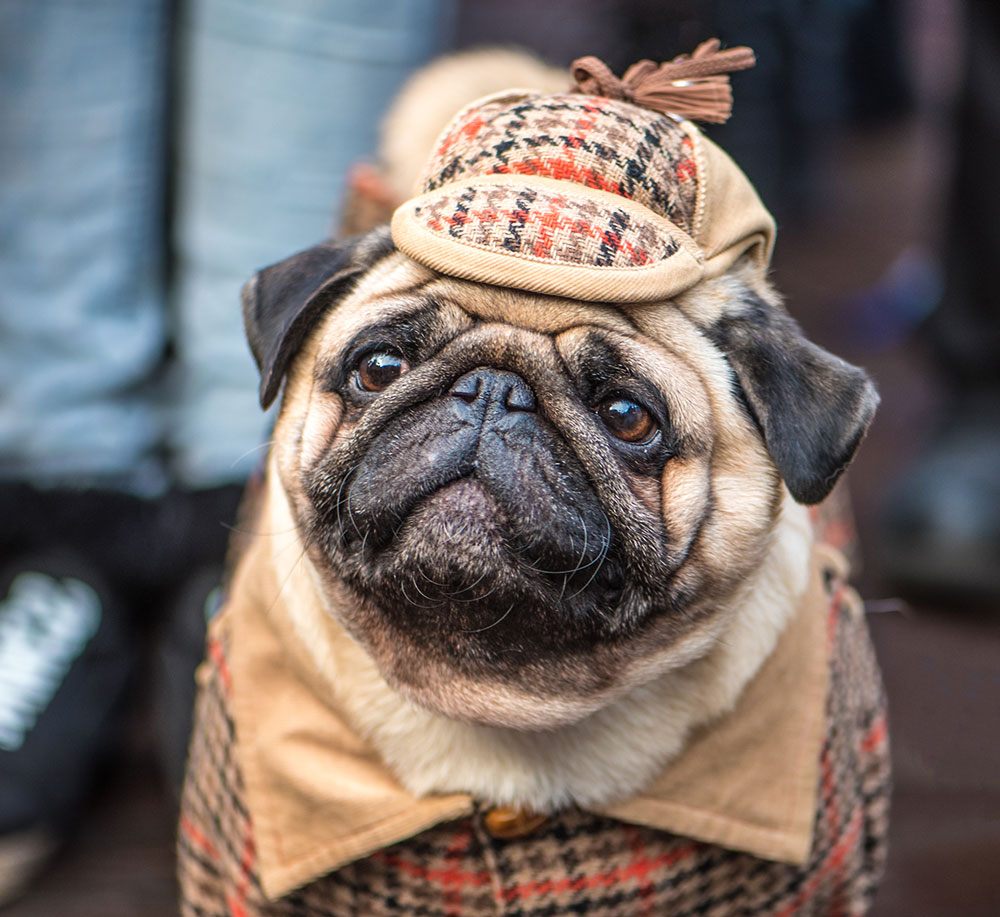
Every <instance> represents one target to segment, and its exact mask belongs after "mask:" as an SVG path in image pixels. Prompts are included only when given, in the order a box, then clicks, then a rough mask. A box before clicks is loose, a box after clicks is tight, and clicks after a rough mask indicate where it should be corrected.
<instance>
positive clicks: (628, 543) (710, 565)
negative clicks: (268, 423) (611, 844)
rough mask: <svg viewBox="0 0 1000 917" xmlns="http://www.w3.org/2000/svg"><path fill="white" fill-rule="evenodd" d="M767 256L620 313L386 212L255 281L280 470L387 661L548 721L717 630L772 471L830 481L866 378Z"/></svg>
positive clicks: (408, 682)
mask: <svg viewBox="0 0 1000 917" xmlns="http://www.w3.org/2000/svg"><path fill="white" fill-rule="evenodd" d="M755 270H756V269H753V268H749V267H747V268H745V269H742V270H741V269H737V270H735V271H734V272H733V273H732V276H730V277H726V278H721V279H719V280H716V281H711V282H707V283H704V284H702V285H701V286H700V288H696V290H694V291H691V292H689V293H688V294H685V295H684V296H682V297H680V298H679V299H678V300H676V301H675V302H674V303H671V304H668V305H663V304H658V305H654V306H636V307H634V308H632V309H626V310H622V309H618V308H614V307H611V306H604V305H599V304H587V303H580V302H574V301H570V300H562V299H557V298H553V297H545V296H538V295H535V294H530V293H523V292H519V291H515V290H510V289H503V288H497V287H490V286H485V285H482V284H477V283H470V282H466V281H461V280H457V279H453V278H449V277H444V276H442V275H438V274H435V273H433V272H431V271H430V270H428V269H426V268H423V267H421V266H420V265H418V264H416V263H415V262H413V261H411V260H409V259H408V258H406V257H405V256H403V255H402V254H400V253H398V252H395V251H394V250H393V247H392V244H391V241H389V239H388V236H387V235H386V234H385V233H382V232H376V233H373V234H371V235H369V236H367V237H362V238H360V239H357V240H352V241H348V242H346V243H341V244H328V245H322V246H317V247H316V248H314V249H310V250H308V251H307V252H304V253H301V254H300V255H297V256H294V257H293V258H290V259H288V260H287V261H285V262H282V263H280V264H278V265H276V266H274V267H272V268H268V269H266V270H265V271H262V272H261V273H260V274H259V275H258V276H257V277H256V278H255V280H254V281H252V282H251V283H250V284H248V285H247V288H246V290H245V293H244V311H245V316H246V322H247V329H248V334H249V337H250V342H251V347H252V349H253V351H254V354H255V356H256V358H257V361H258V364H259V366H260V367H261V371H262V384H261V393H262V400H263V401H264V403H265V404H266V403H268V402H270V401H271V400H272V399H273V398H274V397H275V395H276V393H277V390H278V388H279V387H280V385H281V382H282V380H283V379H284V378H285V377H287V385H286V392H285V397H284V401H283V406H282V411H281V414H280V417H279V420H278V424H277V428H276V430H275V445H274V449H275V450H276V456H275V458H276V466H277V468H278V471H279V476H280V479H281V485H282V486H283V488H284V490H285V491H286V493H287V495H288V498H289V501H290V504H291V507H292V512H293V515H294V517H295V519H296V523H297V525H298V527H299V530H300V533H301V536H302V538H303V541H304V544H305V547H306V551H307V554H308V558H309V561H310V563H311V564H312V567H313V568H314V570H315V571H316V573H317V574H318V580H319V586H320V589H321V591H322V592H323V593H324V596H325V598H326V599H327V604H328V607H329V608H330V609H331V613H333V614H335V615H336V616H337V617H338V618H339V620H340V622H341V623H342V624H343V625H344V626H345V627H346V628H347V630H348V631H349V632H350V633H351V634H352V635H353V636H354V638H355V639H356V640H358V641H359V642H360V643H361V644H362V645H363V646H364V647H365V648H366V649H367V650H368V652H369V653H370V654H371V655H372V656H373V658H374V660H375V661H376V663H377V664H378V666H379V668H380V670H381V671H382V673H383V675H384V676H385V677H386V678H387V680H388V681H389V682H390V684H392V685H393V686H394V687H396V688H397V689H399V690H401V691H402V692H403V693H405V694H406V695H407V696H409V697H410V698H412V699H413V700H414V701H416V702H417V703H419V704H422V705H424V706H427V707H429V708H431V709H434V710H437V711H440V712H442V713H444V714H446V715H448V716H452V717H457V718H460V719H465V720H469V721H473V722H479V723H488V724H498V725H513V726H522V727H541V726H550V725H555V724H557V723H561V722H567V721H572V720H574V719H577V718H579V717H581V716H583V715H585V714H586V713H588V712H590V711H592V710H594V709H597V708H599V707H600V706H603V705H604V704H606V703H608V702H609V701H610V700H612V699H614V698H615V697H617V696H619V695H620V694H621V693H622V692H624V691H626V690H628V689H629V688H630V687H632V686H634V685H636V684H638V683H640V682H642V681H643V680H645V679H648V678H649V677H651V676H652V675H654V674H656V673H658V672H660V671H663V670H665V669H667V668H670V667H673V666H677V665H680V664H682V663H683V662H684V661H686V660H688V659H691V658H693V657H695V656H697V655H699V654H701V653H703V652H704V651H705V650H706V649H707V647H708V646H710V645H711V642H712V640H713V638H714V637H715V636H716V634H717V632H718V629H719V627H720V625H721V624H722V622H721V621H720V612H719V609H720V608H722V607H723V606H724V604H725V602H726V599H727V598H728V597H730V596H731V594H732V593H733V591H734V590H735V589H736V588H737V587H738V585H739V584H740V582H741V581H743V580H744V579H745V578H746V577H747V576H748V574H749V573H750V572H751V571H752V570H753V569H754V568H755V567H756V566H757V565H758V564H759V563H760V560H761V557H762V556H763V553H764V552H765V550H766V548H767V545H768V539H769V535H770V533H771V532H772V530H773V527H774V524H775V521H776V518H777V514H778V512H779V507H780V501H781V495H782V492H783V490H782V479H784V481H785V482H786V483H787V484H788V486H789V489H790V490H791V491H792V493H793V494H794V495H795V497H796V498H797V499H799V500H801V501H803V502H816V501H817V500H819V499H821V498H822V497H823V496H825V494H826V493H827V492H828V491H829V489H830V488H831V487H832V485H833V483H834V481H835V480H836V478H837V476H838V475H839V473H840V472H841V470H842V469H843V467H844V465H845V464H846V463H847V461H848V460H849V459H850V456H851V455H852V453H853V451H854V449H855V447H856V445H857V443H858V441H859V440H860V438H861V436H862V434H863V432H864V429H865V427H866V425H867V423H868V421H869V419H870V416H871V413H872V411H873V409H874V405H875V401H876V398H875V395H874V392H873V390H872V389H871V386H870V384H869V383H868V381H867V379H866V378H865V376H864V374H863V373H861V371H860V370H857V369H855V368H854V367H850V366H848V365H847V364H845V363H843V362H842V361H839V360H837V359H836V358H835V357H832V356H830V355H829V354H826V353H825V352H824V351H821V350H820V349H819V348H816V347H815V346H814V345H811V344H809V343H808V342H806V341H805V340H804V339H803V338H802V337H801V335H800V334H799V332H798V330H797V328H796V327H795V325H794V324H793V323H792V322H791V321H790V320H789V319H788V318H787V316H785V315H784V313H783V312H781V311H780V309H778V308H776V307H775V306H774V305H771V304H770V303H768V302H767V301H766V298H765V297H766V296H767V294H768V291H767V288H766V285H765V284H764V282H763V281H762V280H758V279H755V278H756V275H755V273H754V271H755ZM755 288H756V289H755Z"/></svg>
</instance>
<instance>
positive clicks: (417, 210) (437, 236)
mask: <svg viewBox="0 0 1000 917" xmlns="http://www.w3.org/2000/svg"><path fill="white" fill-rule="evenodd" d="M392 237H393V240H394V241H395V243H396V245H397V247H398V248H399V249H400V250H401V251H402V252H404V253H405V254H407V255H409V256H410V257H411V258H413V259H414V260H415V261H419V262H420V263H421V264H424V265H426V266H427V267H430V268H433V269H434V270H437V271H440V272H441V273H444V274H449V275H451V276H453V277H460V278H463V279H467V280H475V281H479V282H481V283H489V284H494V285H498V286H507V287H513V288H515V289H520V290H527V291H530V292H535V293H545V294H548V295H552V296H562V297H567V298H572V299H579V300H584V301H593V302H614V303H621V302H652V301H656V300H662V299H668V298H670V297H671V296H674V295H676V294H678V293H680V292H682V291H683V290H686V289H689V288H690V287H692V286H694V285H695V284H696V283H697V282H698V281H699V280H701V279H702V277H703V276H704V273H705V271H704V263H703V257H702V255H701V252H700V250H699V248H698V246H697V245H696V244H695V242H694V240H693V239H692V238H691V237H690V236H689V235H688V234H687V233H686V232H685V231H684V230H682V229H681V228H680V227H678V226H676V225H675V224H674V223H672V222H671V221H670V220H668V219H666V218H665V217H662V216H660V215H659V214H656V213H654V212H653V211H651V210H649V209H648V208H647V207H645V206H643V205H642V204H639V203H637V202H635V201H633V200H630V199H628V198H624V197H620V196H619V195H617V194H612V193H609V192H606V191H602V190H599V189H596V188H588V187H583V186H575V187H574V186H573V185H572V184H570V183H568V182H565V181H558V180H555V179H550V178H543V177H539V176H534V175H528V176H522V175H508V174H494V175H487V176H481V177H476V178H463V179H461V180H459V181H457V182H454V183H452V184H448V185H445V186H443V187H441V188H438V189H436V190H434V191H429V192H427V193H425V194H422V195H420V196H419V197H416V198H413V199H412V200H410V201H407V202H406V203H405V204H403V205H401V206H400V207H399V208H398V209H397V210H396V212H395V213H394V214H393V218H392Z"/></svg>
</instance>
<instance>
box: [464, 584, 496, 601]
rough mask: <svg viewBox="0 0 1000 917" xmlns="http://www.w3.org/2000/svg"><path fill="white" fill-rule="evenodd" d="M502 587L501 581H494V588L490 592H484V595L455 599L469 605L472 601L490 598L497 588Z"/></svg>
mask: <svg viewBox="0 0 1000 917" xmlns="http://www.w3.org/2000/svg"><path fill="white" fill-rule="evenodd" d="M499 588H500V584H499V583H494V584H493V588H492V589H490V591H489V592H486V593H483V595H476V596H473V597H472V598H471V599H455V601H456V602H461V603H462V604H463V605H468V604H470V603H472V602H482V601H483V600H484V599H488V598H489V597H490V596H491V595H493V593H494V592H496V591H497V589H499Z"/></svg>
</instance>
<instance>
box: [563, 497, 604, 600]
mask: <svg viewBox="0 0 1000 917" xmlns="http://www.w3.org/2000/svg"><path fill="white" fill-rule="evenodd" d="M604 519H605V522H606V524H607V531H606V533H605V536H604V544H603V545H602V546H601V553H600V554H599V555H598V557H599V558H600V563H599V564H598V565H597V566H596V567H595V568H594V572H593V573H591V574H590V579H588V580H587V582H585V583H584V584H583V585H582V586H581V587H580V588H579V589H578V590H577V591H576V592H574V593H573V594H572V595H571V596H570V599H575V598H576V597H577V596H578V595H580V593H581V592H586V590H587V589H589V588H590V584H591V583H592V582H593V581H594V580H595V579H596V577H597V574H598V573H600V572H601V567H603V566H604V561H605V560H607V557H608V551H609V550H610V548H611V520H610V519H609V518H608V517H607V516H605V517H604Z"/></svg>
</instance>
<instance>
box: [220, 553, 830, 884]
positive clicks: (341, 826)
mask: <svg viewBox="0 0 1000 917" xmlns="http://www.w3.org/2000/svg"><path fill="white" fill-rule="evenodd" d="M822 551H823V549H822V548H821V547H820V548H817V549H816V550H814V554H813V564H812V566H813V569H812V571H811V575H810V583H809V587H808V589H807V591H806V594H805V596H804V598H803V599H802V602H801V605H800V607H799V609H798V611H797V612H796V614H795V615H794V617H793V618H792V619H791V621H790V623H789V625H788V626H787V628H786V630H785V632H784V633H783V634H782V636H781V638H780V639H779V642H778V645H777V647H776V649H775V651H774V652H773V653H772V655H771V656H770V657H769V658H768V660H767V661H766V662H765V663H764V665H763V667H762V668H761V670H760V671H759V672H758V674H757V675H756V676H755V677H754V679H753V680H752V681H751V682H750V683H749V684H748V686H747V687H746V688H745V690H744V692H743V695H742V696H741V698H740V700H739V702H738V703H737V706H736V707H735V709H734V710H733V711H732V712H731V713H729V714H727V715H725V716H723V717H721V718H720V719H719V720H717V721H716V722H715V723H714V724H712V725H711V726H709V727H708V728H703V729H701V730H698V731H697V732H696V733H695V735H694V736H693V738H692V739H691V740H690V741H689V742H688V744H687V747H686V748H685V750H684V751H683V752H682V753H681V754H680V755H679V756H678V757H677V758H676V759H675V760H674V761H673V762H672V763H671V764H670V765H669V766H667V767H666V768H665V770H664V771H663V772H662V773H661V774H660V776H659V777H657V778H656V779H655V780H654V781H652V783H651V784H650V785H649V786H647V787H646V789H645V790H644V791H643V792H641V793H639V794H637V795H635V796H633V797H632V798H630V799H627V800H625V801H623V802H619V803H617V804H615V805H609V806H605V807H603V808H600V809H596V810H595V811H597V812H599V813H600V814H605V815H609V816H613V817H616V818H619V819H621V820H623V821H628V822H633V823H637V824H641V825H646V826H649V827H652V828H656V829H660V830H664V831H670V832H673V833H675V834H681V835H685V836H689V837H692V838H695V839H697V840H701V841H705V842H709V843H715V844H719V845H720V846H723V847H726V848H729V849H732V850H738V851H744V852H748V853H751V854H753V855H756V856H759V857H763V858H766V859H775V860H781V861H785V862H789V863H802V862H804V861H805V860H806V858H807V856H808V853H809V848H810V844H811V840H812V824H813V817H814V813H815V805H816V787H817V776H818V760H819V752H820V748H821V745H822V742H823V737H824V733H825V700H826V690H827V679H828V675H827V649H826V639H825V621H826V611H827V606H828V601H827V598H826V595H825V592H824V588H823V585H822V577H821V573H820V555H821V553H822ZM269 559H270V556H269V550H268V545H267V544H266V539H264V538H260V539H257V540H256V541H255V542H254V543H253V544H251V546H250V547H249V549H248V550H247V552H246V553H245V555H244V557H243V558H242V560H241V562H240V564H239V566H238V568H237V571H236V574H235V577H234V580H233V584H232V587H233V588H232V590H231V598H230V600H229V601H228V602H227V604H226V606H225V608H224V610H223V611H222V613H221V614H220V616H219V617H218V618H217V619H216V621H215V622H214V623H213V628H214V630H215V633H216V636H217V637H223V640H224V642H225V643H226V644H227V645H228V647H229V651H228V655H229V668H230V672H231V692H232V693H231V700H232V712H233V718H234V720H235V724H236V739H237V754H238V758H239V764H240V768H241V771H242V774H243V778H244V783H245V786H246V799H247V803H248V807H249V810H250V815H251V818H252V821H253V825H254V836H255V842H256V847H257V854H258V862H259V871H260V878H261V882H262V885H263V888H264V891H265V893H266V894H267V895H268V896H270V897H279V896H281V895H284V894H286V893H288V892H290V891H291V890H292V889H294V888H296V887H298V886H300V885H303V884H305V883H307V882H309V881H311V880H312V879H314V878H318V877H319V876H321V875H323V874H325V873H327V872H330V871H332V870H334V869H337V868H338V867H340V866H342V865H344V864H345V863H348V862H350V861H352V860H355V859H359V858H361V857H364V856H367V855H369V854H371V853H374V852H375V851H377V850H379V849H381V848H383V847H386V846H388V845H390V844H393V843H396V842H398V841H401V840H403V839H405V838H407V837H410V836H412V835H414V834H416V833H419V832H420V831H423V830H426V829H427V828H430V827H432V826H433V825H435V824H438V823H441V822H444V821H449V820H452V819H455V818H460V817H462V816H464V815H468V814H470V813H471V812H472V811H473V810H474V808H475V800H474V799H473V798H472V797H471V796H468V795H465V794H455V795H450V796H432V797H424V798H415V797H414V796H412V795H411V794H410V793H408V792H407V791H406V790H405V789H404V788H403V787H402V786H401V785H400V784H399V782H398V781H397V780H396V779H395V778H394V777H393V776H392V774H391V773H390V772H389V770H388V769H387V768H386V767H385V765H384V764H383V763H382V762H381V760H380V759H379V757H378V756H377V755H376V753H375V752H374V751H373V750H372V749H371V748H370V747H369V746H368V745H367V744H366V743H365V741H364V740H363V739H362V738H360V737H359V736H358V735H357V734H356V733H355V732H354V731H353V730H352V729H351V728H350V726H349V725H348V723H347V721H346V719H345V717H344V716H343V715H342V714H341V713H339V712H338V710H337V708H336V704H335V703H332V702H331V698H330V697H329V691H328V690H327V689H326V688H325V686H324V685H323V683H322V680H321V679H320V678H319V677H318V676H317V675H316V674H315V664H314V661H313V660H312V659H311V658H310V657H308V655H307V654H306V653H305V652H304V651H303V650H302V648H301V647H300V646H299V645H298V644H297V642H296V640H295V639H293V638H292V639H290V636H289V635H288V634H287V633H283V632H282V628H281V627H280V626H279V627H276V626H275V621H279V620H282V616H280V615H278V614H276V613H275V612H276V608H277V607H278V603H280V602H281V600H282V599H281V596H282V586H281V584H278V583H277V582H276V577H275V574H274V571H273V567H272V565H271V564H270V562H269ZM276 596H277V597H278V598H275V597H276Z"/></svg>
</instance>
